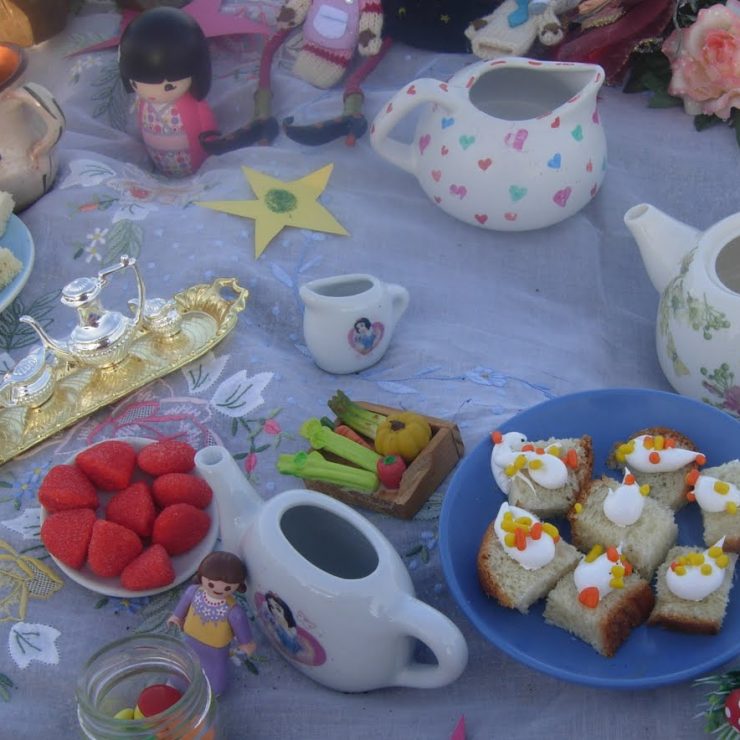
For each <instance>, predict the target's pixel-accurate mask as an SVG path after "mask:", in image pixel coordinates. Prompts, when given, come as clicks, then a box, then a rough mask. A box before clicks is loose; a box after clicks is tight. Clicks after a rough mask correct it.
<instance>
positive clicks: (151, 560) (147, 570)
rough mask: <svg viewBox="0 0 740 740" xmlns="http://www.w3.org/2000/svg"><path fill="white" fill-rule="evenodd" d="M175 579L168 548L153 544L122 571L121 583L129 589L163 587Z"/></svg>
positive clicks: (143, 589) (139, 589)
mask: <svg viewBox="0 0 740 740" xmlns="http://www.w3.org/2000/svg"><path fill="white" fill-rule="evenodd" d="M174 580H175V570H174V568H173V567H172V561H171V560H170V556H169V555H168V554H167V550H165V549H164V547H162V545H152V546H151V547H150V548H148V549H146V550H144V552H142V553H141V555H139V557H137V558H136V559H135V560H132V561H131V562H130V563H129V564H128V565H127V566H126V567H125V568H124V569H123V572H122V573H121V585H122V586H123V587H124V588H127V589H128V590H129V591H147V590H148V589H150V588H161V587H162V586H167V585H168V584H170V583H172V581H174Z"/></svg>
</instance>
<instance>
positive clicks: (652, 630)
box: [439, 389, 740, 689]
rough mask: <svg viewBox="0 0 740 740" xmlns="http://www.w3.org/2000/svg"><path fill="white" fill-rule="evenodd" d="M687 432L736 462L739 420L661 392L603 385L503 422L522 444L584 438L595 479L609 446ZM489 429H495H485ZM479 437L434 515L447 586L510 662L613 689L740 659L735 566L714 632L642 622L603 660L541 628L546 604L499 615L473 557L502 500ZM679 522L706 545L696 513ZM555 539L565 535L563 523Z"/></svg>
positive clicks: (712, 457) (689, 511) (713, 458)
mask: <svg viewBox="0 0 740 740" xmlns="http://www.w3.org/2000/svg"><path fill="white" fill-rule="evenodd" d="M651 426H666V427H670V428H672V429H676V430H678V431H681V432H684V433H685V434H686V435H687V436H688V437H689V438H691V439H693V440H694V442H695V443H696V445H697V447H698V448H699V449H700V450H701V451H702V452H703V453H704V454H705V455H706V456H707V465H710V466H714V465H719V464H720V463H723V462H727V461H728V460H733V459H736V458H738V457H740V423H739V422H737V421H736V420H735V419H733V418H732V417H730V416H728V415H727V414H725V413H723V412H721V411H718V410H717V409H715V408H712V407H711V406H707V405H705V404H702V403H699V402H698V401H693V400H691V399H689V398H684V397H683V396H678V395H675V394H672V393H665V392H662V391H653V390H641V389H610V390H596V391H586V392H583V393H576V394H573V395H570V396H563V397H561V398H556V399H554V400H551V401H546V402H545V403H542V404H539V405H538V406H534V407H532V408H531V409H527V410H526V411H523V412H522V413H520V414H518V415H517V416H515V417H513V418H512V419H509V420H508V421H507V422H506V423H505V424H502V425H501V426H500V427H499V429H501V431H504V432H507V431H519V432H523V433H524V434H526V435H527V437H529V439H546V438H547V437H550V436H554V437H580V436H581V435H583V434H590V435H591V436H592V438H593V446H594V477H598V476H600V475H602V474H604V473H609V472H611V473H612V475H613V474H614V471H609V470H608V469H607V468H606V466H605V460H606V458H607V456H608V454H609V452H610V450H611V447H612V445H613V443H614V442H616V441H618V440H624V439H626V438H627V437H628V436H629V435H631V434H632V433H634V432H635V431H637V430H638V429H641V428H643V427H651ZM491 431H493V430H491ZM491 450H492V442H491V441H490V439H486V440H484V441H483V442H481V443H480V444H479V445H478V446H477V447H476V448H475V449H474V450H473V452H472V453H471V454H470V455H468V456H467V457H466V458H465V459H464V460H463V461H462V463H461V464H460V465H459V467H458V469H457V470H456V472H455V474H454V476H453V478H452V481H451V482H450V486H449V488H448V490H447V494H446V496H445V499H444V505H443V507H442V514H441V517H440V540H439V545H440V553H441V558H442V567H443V569H444V573H445V577H446V579H447V583H448V584H449V587H450V590H451V592H452V594H453V596H454V597H455V599H456V601H457V603H458V604H459V605H460V608H461V609H462V610H463V612H465V614H466V615H467V616H468V618H469V619H470V620H471V622H473V624H474V625H475V626H476V627H477V628H478V630H480V632H481V633H482V634H483V636H484V637H486V638H487V639H488V640H489V641H490V642H492V643H493V644H494V645H496V646H497V647H499V648H500V649H501V650H503V651H504V652H506V653H508V654H509V655H510V656H511V657H512V658H514V659H516V660H518V661H520V662H522V663H524V664H526V665H528V666H531V667H532V668H536V669H537V670H539V671H543V672H544V673H549V674H550V675H552V676H556V677H557V678H562V679H564V680H566V681H573V682H576V683H583V684H587V685H589V686H602V687H611V688H625V689H627V688H629V689H632V688H652V687H655V686H662V685H664V684H670V683H677V682H679V681H686V680H689V679H692V678H694V677H696V676H699V675H701V674H704V673H707V672H709V671H711V670H712V669H713V668H716V667H717V666H719V665H721V664H723V663H725V662H727V661H729V660H731V659H733V658H734V657H735V656H737V655H738V654H740V593H738V590H740V586H738V585H737V581H738V579H739V577H738V573H737V569H736V572H735V584H736V585H735V587H734V591H733V592H732V593H731V597H730V604H729V607H728V610H727V615H726V617H725V621H724V624H723V627H722V630H721V632H720V633H719V634H718V635H712V636H707V635H690V634H684V633H679V632H671V631H669V630H664V629H662V628H660V627H647V626H646V625H643V626H641V627H638V628H637V629H636V630H634V631H633V632H632V634H631V635H630V637H629V638H628V639H627V641H626V642H625V643H624V644H623V645H622V647H621V648H620V649H619V650H618V652H617V654H616V655H615V656H614V657H612V658H605V657H603V656H601V655H600V654H599V653H597V652H596V651H595V650H594V649H593V648H592V647H590V646H589V645H587V644H586V643H585V642H582V641H581V640H579V639H578V638H576V637H573V636H572V635H570V634H569V633H568V632H566V631H565V630H561V629H559V628H558V627H554V626H552V625H549V624H547V623H546V622H545V620H544V618H543V616H542V612H543V609H544V600H543V601H541V602H539V603H538V604H536V605H534V606H533V607H532V608H531V609H530V611H529V614H526V615H524V614H520V613H519V612H518V611H515V610H512V609H505V608H504V607H501V606H499V604H498V603H497V602H496V601H495V600H493V599H491V598H489V597H488V596H486V594H485V593H484V592H483V590H482V589H481V587H480V585H479V583H478V576H477V572H476V557H477V554H478V546H479V545H480V542H481V539H482V537H483V533H484V531H485V529H486V527H487V526H488V524H489V523H490V522H491V521H492V520H493V519H494V518H495V516H496V513H497V511H498V509H499V506H500V505H501V502H502V501H503V500H504V495H503V493H502V492H501V491H500V490H499V488H498V487H497V486H496V484H495V482H494V480H493V474H492V473H491V469H490V457H491ZM676 520H677V522H678V527H679V536H678V542H679V544H683V545H700V546H702V547H703V546H704V545H703V539H702V524H701V515H700V513H699V511H698V507H696V506H694V505H689V506H686V507H685V508H684V509H682V510H681V511H680V512H679V513H678V515H677V517H676ZM557 524H558V527H559V529H560V530H561V533H562V534H563V535H564V537H565V538H566V539H568V536H569V531H568V529H567V523H565V524H564V525H563V526H561V522H560V521H558V522H557Z"/></svg>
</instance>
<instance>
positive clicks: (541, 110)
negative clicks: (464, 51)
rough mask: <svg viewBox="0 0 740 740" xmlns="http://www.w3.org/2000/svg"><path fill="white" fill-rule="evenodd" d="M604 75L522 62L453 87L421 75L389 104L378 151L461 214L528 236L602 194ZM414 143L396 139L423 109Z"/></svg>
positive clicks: (478, 67)
mask: <svg viewBox="0 0 740 740" xmlns="http://www.w3.org/2000/svg"><path fill="white" fill-rule="evenodd" d="M603 82H604V71H603V70H602V69H601V67H599V66H597V65H593V64H573V63H566V62H542V61H537V60H534V59H524V58H520V57H507V58H504V59H496V60H494V61H483V62H478V63H476V64H472V65H470V66H468V67H465V68H464V69H462V70H461V71H460V72H458V73H457V74H455V75H454V76H453V77H452V78H451V79H450V80H449V81H448V82H441V81H440V80H433V79H419V80H414V82H412V83H410V84H409V85H406V86H405V87H404V88H403V89H402V90H400V91H399V92H398V93H396V95H395V96H394V97H393V98H392V99H391V100H390V101H389V102H388V103H387V105H385V106H384V107H383V109H382V110H381V112H380V113H379V114H378V116H377V117H376V118H375V121H374V122H373V125H372V127H371V134H370V140H371V143H372V145H373V147H374V148H375V150H376V151H377V152H378V154H380V155H381V156H382V157H384V158H385V159H387V160H388V161H389V162H392V163H393V164H396V165H398V166H399V167H401V168H402V169H404V170H406V171H407V172H410V173H411V174H413V175H415V176H416V178H417V180H418V181H419V184H420V185H421V187H422V189H423V190H424V192H425V193H426V194H427V195H428V196H429V197H430V198H431V199H432V201H433V202H434V203H436V204H437V205H438V206H439V207H440V208H442V210H444V211H446V212H447V213H449V214H450V215H451V216H454V217H455V218H459V219H460V220H462V221H465V222H467V223H469V224H473V225H475V226H481V227H483V228H486V229H498V230H501V231H524V230H527V229H539V228H542V227H545V226H550V225H551V224H554V223H557V222H558V221H562V220H563V219H564V218H567V217H568V216H571V215H573V214H574V213H576V212H577V211H579V210H580V209H581V208H583V207H584V206H585V205H586V204H587V203H588V202H589V201H590V200H591V199H592V198H593V197H594V196H595V195H596V193H597V192H598V189H599V187H600V185H601V182H602V180H603V178H604V173H605V170H606V138H605V136H604V129H603V127H602V126H601V121H600V119H599V113H598V110H597V107H596V94H597V92H598V91H599V89H600V88H601V85H602V84H603ZM424 103H432V105H431V106H427V109H426V111H425V112H422V114H421V116H420V118H419V122H418V125H417V128H416V133H415V135H414V139H413V143H411V144H410V145H409V144H403V143H401V142H399V141H398V140H396V139H393V138H390V133H391V131H392V130H393V128H394V127H395V126H396V124H397V123H398V122H399V121H400V120H401V119H402V118H404V117H405V116H406V115H407V114H409V113H410V112H411V111H412V110H413V109H414V108H416V107H417V106H420V105H422V104H424Z"/></svg>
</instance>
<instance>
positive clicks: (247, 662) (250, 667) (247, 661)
mask: <svg viewBox="0 0 740 740" xmlns="http://www.w3.org/2000/svg"><path fill="white" fill-rule="evenodd" d="M242 663H244V667H245V668H246V669H247V670H248V671H249V672H250V673H253V674H254V675H255V676H259V673H260V672H259V670H258V669H257V666H256V665H255V664H254V663H253V662H252V661H251V660H250V659H249V658H245V657H243V658H242Z"/></svg>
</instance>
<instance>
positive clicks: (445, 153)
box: [439, 144, 450, 157]
mask: <svg viewBox="0 0 740 740" xmlns="http://www.w3.org/2000/svg"><path fill="white" fill-rule="evenodd" d="M439 153H440V154H441V155H442V156H443V157H446V156H447V155H448V154H449V153H450V150H449V149H448V148H447V147H446V146H445V145H444V144H443V145H442V148H441V149H440V150H439Z"/></svg>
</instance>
